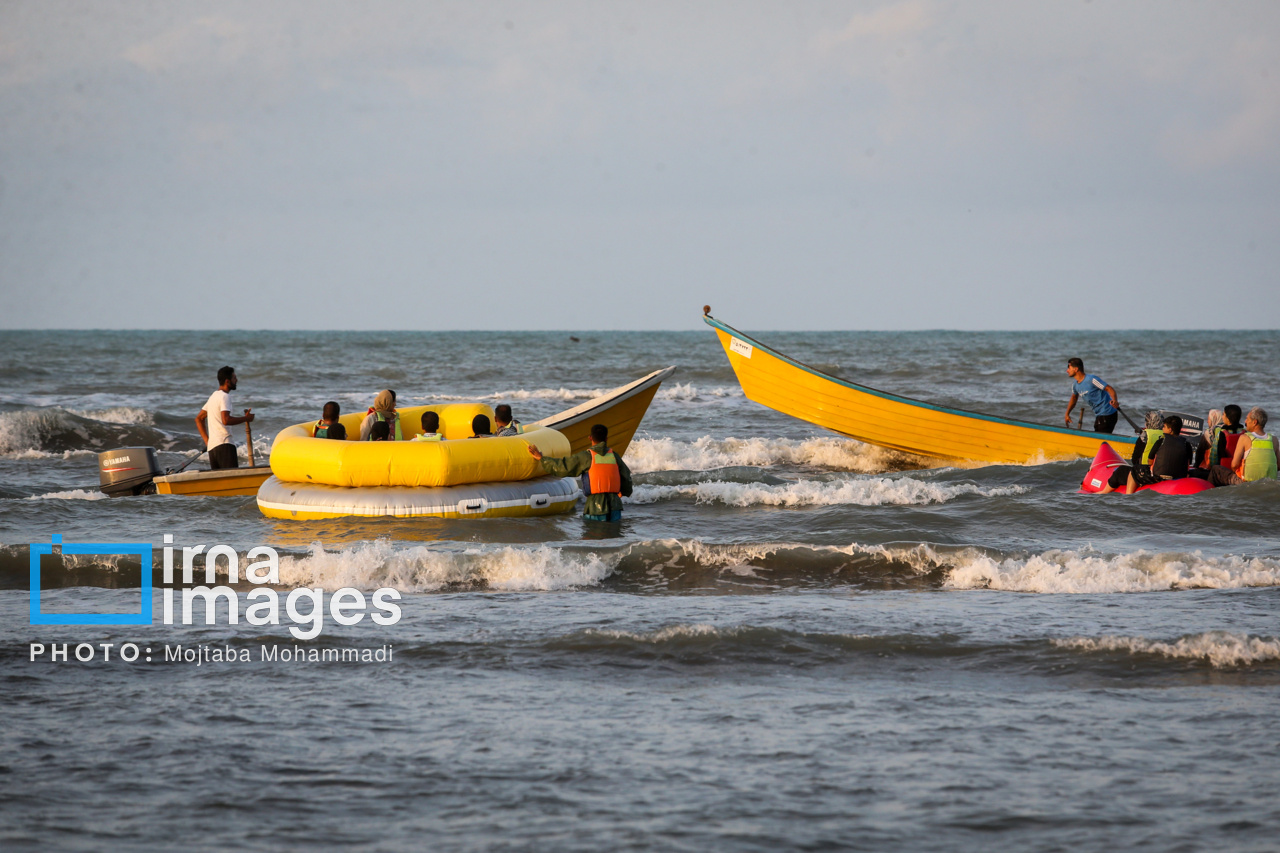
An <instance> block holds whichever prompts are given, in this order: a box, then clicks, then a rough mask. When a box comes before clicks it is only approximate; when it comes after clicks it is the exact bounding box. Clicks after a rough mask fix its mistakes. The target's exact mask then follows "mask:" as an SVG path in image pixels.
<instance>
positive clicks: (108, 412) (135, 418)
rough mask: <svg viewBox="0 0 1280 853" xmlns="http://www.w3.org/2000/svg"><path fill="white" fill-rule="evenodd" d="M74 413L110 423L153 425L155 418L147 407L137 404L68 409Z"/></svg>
mask: <svg viewBox="0 0 1280 853" xmlns="http://www.w3.org/2000/svg"><path fill="white" fill-rule="evenodd" d="M68 411H69V412H71V414H73V415H79V416H80V417H82V418H89V419H90V420H94V421H102V422H104V423H109V424H142V425H144V426H151V425H152V424H154V423H155V418H154V417H152V415H151V413H150V412H148V411H147V410H146V409H139V408H137V407H136V406H115V407H112V408H109V409H68Z"/></svg>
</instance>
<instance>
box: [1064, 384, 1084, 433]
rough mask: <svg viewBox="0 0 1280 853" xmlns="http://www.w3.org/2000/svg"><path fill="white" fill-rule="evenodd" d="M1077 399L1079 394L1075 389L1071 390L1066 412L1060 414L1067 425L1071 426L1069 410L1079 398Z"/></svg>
mask: <svg viewBox="0 0 1280 853" xmlns="http://www.w3.org/2000/svg"><path fill="white" fill-rule="evenodd" d="M1079 399H1080V395H1079V394H1077V393H1076V392H1075V391H1072V392H1071V399H1070V400H1069V401H1067V413H1066V414H1065V415H1063V416H1062V420H1063V421H1065V422H1066V424H1067V426H1071V410H1072V409H1074V408H1075V407H1076V400H1079Z"/></svg>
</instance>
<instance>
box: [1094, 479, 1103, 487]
mask: <svg viewBox="0 0 1280 853" xmlns="http://www.w3.org/2000/svg"><path fill="white" fill-rule="evenodd" d="M1092 485H1093V487H1094V488H1095V489H1101V488H1102V481H1101V480H1094V481H1092Z"/></svg>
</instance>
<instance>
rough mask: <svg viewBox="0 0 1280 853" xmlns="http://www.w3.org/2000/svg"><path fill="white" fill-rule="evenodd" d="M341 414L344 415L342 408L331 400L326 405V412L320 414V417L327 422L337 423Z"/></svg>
mask: <svg viewBox="0 0 1280 853" xmlns="http://www.w3.org/2000/svg"><path fill="white" fill-rule="evenodd" d="M340 414H342V407H341V406H339V405H338V404H337V403H335V402H334V401H333V400H330V401H329V402H327V403H325V404H324V411H323V412H322V413H321V414H320V417H322V418H324V419H325V420H326V421H336V420H337V419H338V415H340Z"/></svg>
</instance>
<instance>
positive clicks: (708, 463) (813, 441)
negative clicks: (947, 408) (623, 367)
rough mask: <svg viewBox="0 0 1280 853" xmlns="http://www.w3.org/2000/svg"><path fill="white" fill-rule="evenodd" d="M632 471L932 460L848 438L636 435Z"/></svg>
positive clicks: (867, 466)
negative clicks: (682, 438) (655, 436)
mask: <svg viewBox="0 0 1280 853" xmlns="http://www.w3.org/2000/svg"><path fill="white" fill-rule="evenodd" d="M626 459H627V465H628V466H630V468H631V470H632V472H633V473H636V474H644V473H648V472H652V471H708V470H712V469H716V468H732V467H743V466H752V467H759V468H766V467H769V466H773V465H798V466H804V467H809V468H827V469H831V470H836V471H853V472H857V473H861V474H877V473H880V472H883V471H901V470H908V469H912V468H921V467H924V466H925V465H926V464H928V460H926V459H924V458H923V457H919V456H912V455H910V454H906V453H899V452H897V451H895V450H887V449H885V448H883V447H876V446H874V445H870V444H863V443H862V442H859V441H854V440H853V439H848V438H834V437H831V438H828V437H821V438H806V439H789V438H732V437H729V438H713V437H712V436H709V435H704V436H702V437H701V438H699V439H697V440H696V441H677V440H675V439H671V438H637V439H635V440H633V441H632V442H631V446H630V447H629V448H627V453H626Z"/></svg>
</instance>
